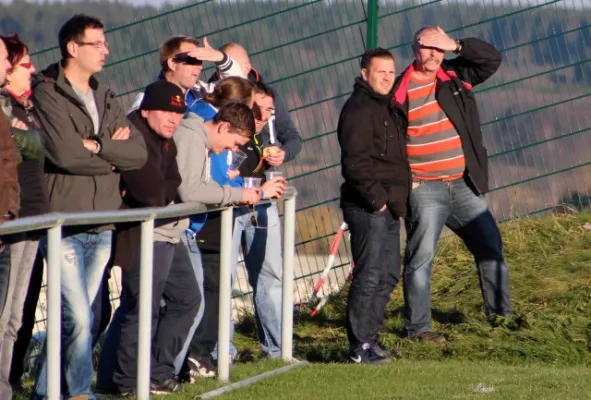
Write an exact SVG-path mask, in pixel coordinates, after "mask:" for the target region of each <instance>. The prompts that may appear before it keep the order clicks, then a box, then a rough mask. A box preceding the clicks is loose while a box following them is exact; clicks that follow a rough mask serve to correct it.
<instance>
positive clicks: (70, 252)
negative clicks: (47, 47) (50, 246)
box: [32, 15, 147, 399]
mask: <svg viewBox="0 0 591 400" xmlns="http://www.w3.org/2000/svg"><path fill="white" fill-rule="evenodd" d="M59 46H60V51H61V54H62V60H61V61H60V62H57V63H55V64H52V65H50V66H49V67H48V68H47V69H46V70H44V71H43V72H42V73H41V77H40V80H39V81H40V82H39V83H38V84H37V86H36V87H35V88H34V90H33V98H32V100H33V103H34V104H35V105H36V108H37V114H38V117H39V121H40V123H41V125H42V126H43V130H41V131H40V132H41V133H42V136H43V138H44V143H45V150H46V163H45V174H46V182H47V185H48V192H49V202H50V210H51V211H56V212H92V211H107V210H117V209H119V207H120V206H121V195H120V193H119V190H118V187H119V176H120V175H119V172H120V171H130V170H135V169H139V168H141V167H142V166H143V165H144V163H145V162H146V158H147V150H146V144H145V142H144V139H143V138H142V137H141V135H139V134H137V133H132V132H131V131H130V129H129V127H128V124H127V121H126V120H125V114H124V113H123V111H122V109H121V107H120V106H119V103H118V102H117V100H116V99H115V94H114V93H112V92H111V91H110V90H109V89H108V88H106V87H104V86H101V85H100V84H99V82H98V81H97V80H96V78H95V77H94V75H95V74H97V73H98V72H100V71H101V70H102V68H103V66H104V64H105V61H106V58H107V56H108V55H109V49H108V45H107V42H106V39H105V33H104V30H103V25H102V23H101V22H100V21H99V20H98V19H96V18H93V17H89V16H86V15H75V16H73V17H72V18H71V19H69V20H68V21H67V22H66V23H65V24H64V25H63V26H62V28H61V29H60V31H59ZM113 229H114V227H113V225H106V226H79V227H69V228H67V229H64V230H63V239H62V242H61V263H60V268H61V274H62V287H61V289H62V291H61V293H62V375H61V376H63V377H64V382H65V393H63V395H64V397H65V398H72V397H77V398H87V399H93V398H94V394H93V393H92V391H91V383H92V379H93V375H94V371H93V362H92V335H91V326H92V322H91V321H92V311H91V308H90V306H91V304H92V301H93V300H94V298H95V296H96V294H97V291H98V289H99V286H100V284H101V280H102V277H103V274H104V271H105V267H106V265H107V262H108V261H109V258H110V255H111V237H112V230H113ZM40 247H41V251H42V252H43V253H44V255H45V256H47V240H46V239H44V238H42V239H41V242H40ZM45 396H47V363H46V358H45V352H44V353H43V355H42V356H41V361H40V364H39V369H38V375H37V380H36V383H35V388H34V394H33V398H35V397H41V398H44V397H45Z"/></svg>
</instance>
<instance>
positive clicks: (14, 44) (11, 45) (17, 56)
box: [0, 34, 29, 66]
mask: <svg viewBox="0 0 591 400" xmlns="http://www.w3.org/2000/svg"><path fill="white" fill-rule="evenodd" d="M0 39H2V41H3V42H4V44H5V45H6V51H7V52H8V62H9V63H10V64H11V65H13V66H14V65H16V64H18V62H19V61H20V60H22V59H23V58H24V57H25V56H26V55H27V54H29V47H28V46H27V45H26V44H24V43H23V41H22V40H21V39H20V38H19V37H18V35H16V34H15V35H10V36H4V35H0Z"/></svg>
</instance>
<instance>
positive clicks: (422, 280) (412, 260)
mask: <svg viewBox="0 0 591 400" xmlns="http://www.w3.org/2000/svg"><path fill="white" fill-rule="evenodd" d="M409 201H410V210H409V216H408V218H407V220H406V232H407V244H406V252H405V263H404V264H405V269H404V300H405V307H404V320H405V324H406V331H407V334H408V335H409V336H415V335H417V334H419V333H421V332H427V331H431V269H432V264H433V259H434V257H435V251H436V249H437V242H438V241H439V236H440V234H441V231H442V229H443V227H444V226H447V227H448V228H450V229H451V230H452V231H453V232H454V233H455V234H456V235H458V236H459V237H460V238H461V239H462V240H463V241H464V243H465V244H466V246H467V247H468V250H470V252H471V253H472V255H473V256H474V259H475V261H476V267H477V271H478V277H479V280H480V288H481V291H482V296H483V298H484V309H485V312H486V314H487V315H489V316H490V315H494V314H499V315H504V316H509V315H511V297H510V289H509V271H508V268H507V264H506V262H505V257H504V254H503V242H502V239H501V233H500V232H499V228H498V226H497V223H496V221H495V220H494V218H493V216H492V214H491V213H490V211H489V209H488V203H487V201H486V200H485V198H484V197H483V196H481V195H478V194H476V193H475V191H474V190H473V189H472V188H471V186H469V185H468V184H467V183H466V181H465V180H464V179H458V180H455V181H452V182H443V181H426V182H420V184H419V186H418V187H417V188H415V189H413V190H412V192H411V195H410V200H409Z"/></svg>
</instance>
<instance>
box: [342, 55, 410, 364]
mask: <svg viewBox="0 0 591 400" xmlns="http://www.w3.org/2000/svg"><path fill="white" fill-rule="evenodd" d="M394 73H395V68H394V57H393V56H392V54H391V53H390V52H389V51H387V50H384V49H381V48H377V49H369V50H367V51H366V52H365V54H364V55H363V57H362V59H361V77H360V78H357V79H356V80H355V85H354V91H353V94H352V95H351V97H350V98H349V99H348V100H347V103H346V104H345V106H344V107H343V109H342V111H341V115H340V118H339V123H338V126H337V134H338V139H339V144H340V146H341V167H342V175H343V178H344V179H345V182H344V183H343V185H342V186H341V208H342V209H343V215H344V218H345V222H346V223H347V224H348V225H349V229H350V231H351V251H352V253H353V259H354V260H355V269H354V270H353V282H352V283H351V289H350V290H349V299H348V301H347V335H348V338H349V343H350V346H351V348H350V353H349V359H350V361H352V362H355V363H364V364H367V363H371V364H381V363H386V362H390V361H391V359H390V357H389V356H390V355H391V354H392V353H391V352H389V351H388V350H386V349H385V348H384V346H383V345H382V344H381V343H380V341H379V331H380V329H381V328H382V327H383V323H384V312H385V309H386V304H387V303H388V299H389V298H390V293H391V292H392V290H393V289H394V287H395V286H396V284H397V283H398V280H399V278H400V221H399V218H400V217H404V215H405V212H406V201H407V198H408V192H409V185H410V174H409V169H408V165H407V162H406V157H405V140H404V129H403V127H402V126H401V125H400V118H399V116H398V115H397V110H396V109H392V108H391V107H390V99H391V97H392V87H393V85H394Z"/></svg>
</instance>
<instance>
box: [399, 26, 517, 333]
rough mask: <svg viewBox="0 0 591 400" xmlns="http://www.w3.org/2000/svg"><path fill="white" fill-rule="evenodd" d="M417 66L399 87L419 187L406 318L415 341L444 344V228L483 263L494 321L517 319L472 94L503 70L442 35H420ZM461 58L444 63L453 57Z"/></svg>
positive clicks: (434, 30) (409, 224)
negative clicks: (439, 279)
mask: <svg viewBox="0 0 591 400" xmlns="http://www.w3.org/2000/svg"><path fill="white" fill-rule="evenodd" d="M413 51H414V54H415V58H416V60H415V62H414V63H413V64H412V65H411V66H409V67H408V68H407V69H406V71H405V72H404V73H403V74H402V75H401V76H400V77H399V78H398V79H397V82H396V84H395V88H394V99H393V101H394V103H395V106H396V107H397V108H400V109H401V110H402V113H403V114H404V119H405V123H406V124H407V125H408V127H407V154H408V160H409V163H410V167H411V171H412V176H413V184H412V189H413V190H412V192H411V195H410V198H409V216H408V217H407V219H406V231H407V245H406V255H405V263H404V264H405V271H404V298H405V310H404V318H405V323H406V331H407V334H408V336H410V337H414V338H416V339H420V340H428V341H434V342H443V341H444V340H445V339H444V338H443V336H441V335H440V334H438V333H436V332H433V331H432V329H431V267H432V263H433V258H434V255H435V250H436V247H437V241H438V239H439V235H440V233H441V230H442V229H443V226H444V225H446V226H448V227H449V228H450V229H451V230H452V231H453V232H454V233H456V234H457V235H458V236H460V237H461V238H462V240H464V242H465V243H466V246H467V247H468V249H469V250H470V251H471V252H472V254H473V255H474V258H475V260H476V264H477V268H478V275H479V279H480V287H481V289H482V294H483V297H484V306H485V311H486V314H487V315H488V316H489V317H490V318H493V319H495V318H496V316H497V315H500V316H510V315H511V300H510V291H509V273H508V269H507V264H506V263H505V259H504V256H503V244H502V240H501V234H500V232H499V229H498V227H497V224H496V222H495V220H494V218H493V216H492V214H491V213H490V211H489V209H488V204H487V201H486V200H485V199H484V196H483V194H484V193H486V192H487V191H488V161H487V153H486V149H485V147H484V145H483V139H482V132H481V130H480V120H479V116H478V110H477V108H476V101H475V98H474V94H473V93H472V87H473V86H475V85H478V84H480V83H482V82H484V81H485V80H487V79H488V78H489V77H490V76H492V75H493V74H494V73H495V71H496V70H497V69H498V68H499V66H500V65H501V60H502V57H501V54H500V53H499V52H498V51H497V50H496V49H495V48H494V47H493V46H491V45H490V44H488V43H485V42H483V41H481V40H479V39H475V38H467V39H462V40H453V39H452V38H450V37H449V36H448V35H447V34H446V33H445V32H444V31H443V30H442V29H441V28H439V27H424V28H422V29H420V30H419V31H418V32H417V33H416V35H415V42H414V44H413ZM448 51H453V52H455V53H456V54H458V55H459V56H458V57H456V58H454V59H451V60H444V59H443V57H444V54H445V52H448Z"/></svg>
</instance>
